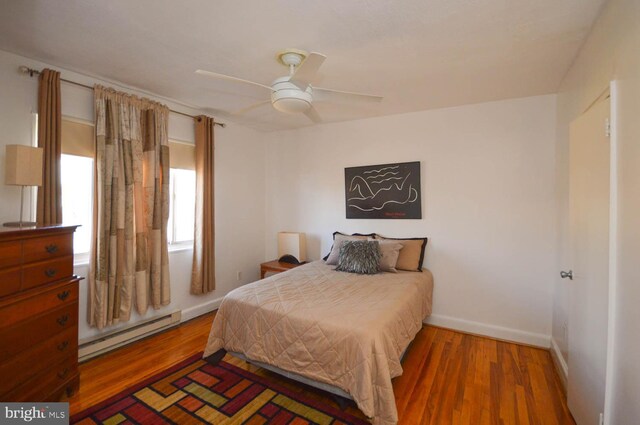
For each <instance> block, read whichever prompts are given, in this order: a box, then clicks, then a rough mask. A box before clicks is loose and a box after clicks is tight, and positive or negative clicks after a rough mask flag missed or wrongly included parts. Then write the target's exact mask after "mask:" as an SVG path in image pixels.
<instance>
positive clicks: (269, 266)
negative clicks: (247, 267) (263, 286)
mask: <svg viewBox="0 0 640 425" xmlns="http://www.w3.org/2000/svg"><path fill="white" fill-rule="evenodd" d="M301 265H302V264H291V263H282V262H280V261H278V260H273V261H267V262H266V263H262V264H260V279H264V276H265V275H266V274H267V272H271V273H280V272H286V271H287V270H289V269H292V268H294V267H298V266H301Z"/></svg>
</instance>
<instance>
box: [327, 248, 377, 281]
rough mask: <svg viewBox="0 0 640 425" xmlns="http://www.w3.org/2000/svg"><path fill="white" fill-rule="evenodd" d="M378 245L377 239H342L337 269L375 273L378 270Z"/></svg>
mask: <svg viewBox="0 0 640 425" xmlns="http://www.w3.org/2000/svg"><path fill="white" fill-rule="evenodd" d="M379 264H380V246H379V243H378V242H377V241H344V242H343V243H342V246H341V247H340V255H339V258H338V267H336V270H337V271H341V272H347V273H358V274H376V273H378V272H379V271H380V269H379Z"/></svg>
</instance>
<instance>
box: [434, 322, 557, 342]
mask: <svg viewBox="0 0 640 425" xmlns="http://www.w3.org/2000/svg"><path fill="white" fill-rule="evenodd" d="M424 323H426V324H428V325H434V326H440V327H443V328H449V329H454V330H458V331H462V332H468V333H472V334H477V335H483V336H488V337H491V338H497V339H503V340H505V341H513V342H518V343H521V344H528V345H533V346H536V347H541V348H546V349H548V348H549V347H550V346H551V336H550V335H544V334H539V333H534V332H527V331H521V330H519V329H513V328H505V327H502V326H496V325H489V324H487V323H480V322H473V321H470V320H464V319H457V318H455V317H449V316H441V315H439V314H432V315H431V316H429V317H427V318H426V319H425V320H424Z"/></svg>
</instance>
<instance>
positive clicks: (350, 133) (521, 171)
mask: <svg viewBox="0 0 640 425" xmlns="http://www.w3.org/2000/svg"><path fill="white" fill-rule="evenodd" d="M555 102H556V99H555V96H554V95H549V96H540V97H532V98H524V99H515V100H507V101H500V102H491V103H483V104H478V105H469V106H462V107H456V108H448V109H440V110H433V111H424V112H416V113H410V114H403V115H395V116H387V117H381V118H372V119H367V120H360V121H351V122H344V123H335V124H327V125H321V126H315V127H310V128H306V129H300V130H292V131H284V132H278V133H272V134H271V135H270V136H271V137H270V141H269V145H268V149H267V170H266V172H267V189H266V192H267V197H266V202H267V209H266V214H267V225H266V235H265V240H266V246H265V250H266V253H267V257H271V258H275V257H276V233H277V232H278V231H282V230H291V231H302V232H306V233H307V238H308V243H307V244H308V256H309V257H310V258H311V259H318V258H320V257H321V256H322V255H323V254H325V253H327V251H328V250H329V249H330V247H331V234H332V232H333V231H335V230H341V231H346V232H356V231H359V232H378V233H380V234H383V235H387V236H396V237H408V236H427V237H429V238H430V240H429V244H428V247H427V254H426V260H425V266H426V267H428V268H429V269H431V270H432V271H433V274H434V276H435V292H434V314H433V317H432V319H431V320H430V321H431V322H432V323H435V324H441V325H443V326H449V327H454V328H458V329H463V330H467V331H471V332H477V333H484V334H488V335H494V336H496V337H501V338H506V339H512V340H517V341H523V342H527V343H532V344H537V345H542V346H548V344H549V337H550V333H551V304H552V300H551V291H552V281H553V276H554V273H555V265H556V262H555V257H556V245H555V231H556V229H555V197H554V186H555V176H554V171H555V162H554V161H555V150H554V149H555V147H554V146H555V145H554V141H555ZM416 160H419V161H421V173H422V199H423V206H422V207H423V219H422V220H347V219H345V207H344V168H345V167H349V166H359V165H371V164H381V163H389V162H403V161H416Z"/></svg>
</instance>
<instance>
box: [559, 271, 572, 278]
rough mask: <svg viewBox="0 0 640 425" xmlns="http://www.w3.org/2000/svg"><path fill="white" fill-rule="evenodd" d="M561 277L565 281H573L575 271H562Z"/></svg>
mask: <svg viewBox="0 0 640 425" xmlns="http://www.w3.org/2000/svg"><path fill="white" fill-rule="evenodd" d="M560 277H561V278H563V279H566V278H569V280H573V270H569V271H568V272H564V271H561V272H560Z"/></svg>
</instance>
